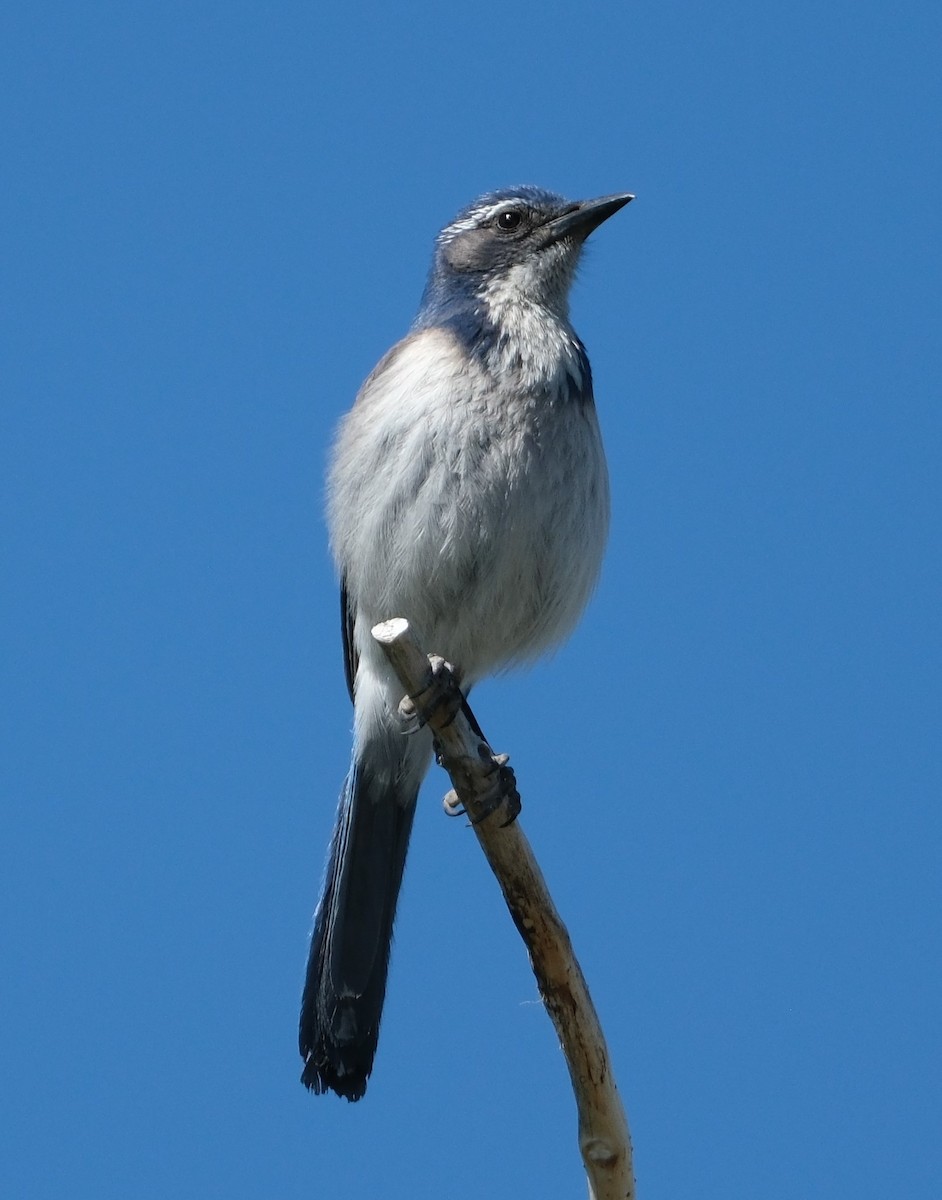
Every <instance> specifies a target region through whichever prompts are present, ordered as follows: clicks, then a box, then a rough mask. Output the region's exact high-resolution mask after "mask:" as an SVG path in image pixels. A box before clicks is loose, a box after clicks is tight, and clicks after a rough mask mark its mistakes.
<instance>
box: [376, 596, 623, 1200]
mask: <svg viewBox="0 0 942 1200" xmlns="http://www.w3.org/2000/svg"><path fill="white" fill-rule="evenodd" d="M373 637H374V638H375V639H376V641H377V642H378V643H379V644H380V646H382V648H383V650H384V651H385V653H386V656H387V658H388V659H389V662H390V663H391V665H392V667H393V668H394V670H395V671H396V674H397V675H398V676H399V679H400V680H401V682H402V685H403V687H404V688H405V690H406V699H405V700H404V701H403V703H402V704H401V705H400V712H401V713H402V715H403V716H404V717H407V718H408V717H412V718H413V719H414V718H415V716H416V715H418V717H419V719H421V720H422V721H423V722H425V723H426V724H428V726H429V728H430V729H431V730H432V732H433V733H434V735H435V741H436V747H437V749H438V752H439V754H440V756H441V761H442V766H444V768H445V770H446V771H447V772H448V774H449V775H450V776H451V781H452V783H453V785H454V789H455V794H454V795H452V794H449V796H447V797H446V798H445V804H446V808H447V809H449V810H450V811H454V810H455V809H456V808H457V807H458V804H459V803H460V804H461V805H463V806H464V808H465V810H466V811H467V813H468V815H469V817H470V819H471V823H472V828H473V829H474V832H475V833H476V834H477V838H478V841H479V842H480V843H481V848H482V850H483V851H484V854H485V856H486V858H487V861H488V862H489V863H490V866H491V870H492V871H493V872H494V874H495V875H496V876H497V882H498V883H499V884H500V888H501V891H502V892H503V894H504V899H505V900H506V902H507V907H508V908H509V910H510V915H511V917H512V918H513V921H514V924H515V925H516V926H517V929H518V930H519V932H520V936H521V937H522V938H523V940H524V943H525V944H526V947H527V951H528V953H529V955H530V965H531V966H532V968H533V973H534V975H535V976H536V981H537V986H538V987H539V989H540V995H541V996H542V997H543V1002H544V1003H545V1005H546V1008H547V1011H548V1012H549V1015H550V1018H551V1020H552V1022H553V1024H554V1025H555V1026H556V1032H557V1034H558V1035H559V1041H560V1045H561V1047H562V1051H563V1054H564V1055H565V1058H566V1065H567V1066H568V1068H569V1077H570V1079H571V1080H572V1089H573V1092H574V1093H575V1097H576V1106H577V1108H578V1113H579V1149H580V1150H581V1152H582V1159H583V1162H584V1163H585V1169H586V1174H587V1176H588V1180H589V1195H590V1197H591V1198H592V1200H635V1182H634V1173H633V1171H632V1164H631V1137H630V1135H629V1132H628V1122H627V1119H626V1117H625V1111H624V1109H623V1107H622V1104H621V1100H620V1099H619V1096H618V1089H617V1087H616V1086H615V1078H614V1075H613V1073H612V1066H611V1062H610V1060H609V1056H608V1048H607V1047H606V1045H605V1036H604V1034H603V1033H602V1027H601V1025H600V1024H599V1019H598V1015H597V1014H596V1011H595V1006H594V1005H593V1003H592V998H591V996H590V995H589V989H588V987H587V986H586V982H585V977H584V976H583V974H582V970H581V968H580V967H579V964H578V962H577V961H576V957H575V954H574V953H573V949H572V943H571V942H570V940H569V934H568V933H567V931H566V927H565V925H564V924H563V922H562V920H561V919H560V916H559V913H558V912H557V911H556V908H555V906H554V904H553V901H552V898H551V896H550V894H549V891H548V889H547V887H546V883H545V881H544V879H543V876H542V874H541V872H540V868H539V866H538V865H537V862H536V859H535V858H534V857H533V851H532V850H531V849H530V844H529V842H528V841H527V839H526V838H525V837H524V834H523V830H522V829H521V828H520V823H519V821H515V820H514V818H515V817H516V814H517V812H519V810H520V801H519V797H518V795H517V790H516V784H515V781H514V777H513V772H512V771H511V770H510V768H509V767H508V765H507V756H506V755H495V754H494V753H493V751H492V750H491V748H490V746H489V745H488V744H487V742H486V741H485V740H484V738H483V737H482V736H479V735H478V733H476V732H475V729H474V726H476V725H477V722H476V721H475V719H474V717H473V715H472V714H471V710H470V709H469V708H468V705H467V701H466V700H464V698H463V697H462V695H461V691H460V689H459V687H458V684H457V682H456V680H455V678H454V676H453V674H452V673H451V670H450V669H449V667H448V664H447V663H445V662H444V661H443V660H442V659H440V658H435V657H432V658H429V657H427V656H426V654H425V653H424V651H423V649H422V647H421V646H419V645H418V643H417V641H416V640H415V637H414V635H413V634H412V631H411V630H410V628H409V623H408V621H405V620H403V619H402V618H395V619H393V620H391V621H384V622H383V623H382V624H380V625H377V626H376V627H375V628H374V629H373ZM469 718H470V720H469ZM472 722H473V725H472ZM507 822H510V823H507Z"/></svg>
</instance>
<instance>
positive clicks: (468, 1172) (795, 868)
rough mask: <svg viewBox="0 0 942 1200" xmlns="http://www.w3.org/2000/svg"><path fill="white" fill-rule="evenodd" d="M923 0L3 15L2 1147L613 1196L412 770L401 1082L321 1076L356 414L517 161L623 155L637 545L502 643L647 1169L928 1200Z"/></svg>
mask: <svg viewBox="0 0 942 1200" xmlns="http://www.w3.org/2000/svg"><path fill="white" fill-rule="evenodd" d="M940 32H942V18H940V9H939V6H938V4H937V3H931V4H930V3H928V2H927V3H919V2H918V0H917V2H916V3H913V4H910V5H908V6H905V7H903V8H901V7H900V6H898V5H896V4H890V3H888V2H883V3H867V2H866V0H863V2H860V0H856V2H854V3H850V2H849V0H845V2H843V3H841V2H839V3H835V4H830V5H825V6H821V5H820V4H812V3H810V2H808V0H797V2H796V3H792V4H788V5H756V4H754V3H746V2H745V0H740V2H735V3H721V4H710V5H707V4H694V3H690V2H689V0H688V2H683V0H682V2H681V3H678V4H654V3H648V4H640V3H624V2H622V3H616V2H614V0H603V2H599V3H592V2H587V3H583V4H580V5H572V4H569V5H564V4H560V3H559V2H558V0H548V2H547V3H543V4H535V3H522V4H516V5H513V4H510V5H508V4H503V3H494V2H493V0H479V2H478V3H476V4H473V5H470V6H465V7H460V6H457V5H447V6H445V5H439V4H430V3H426V4H422V3H417V4H412V5H409V4H406V5H393V6H391V5H386V4H380V3H372V4H366V3H360V2H358V0H350V2H348V3H346V4H343V5H332V6H326V5H316V4H300V3H268V4H247V3H238V2H232V0H230V2H228V3H225V4H223V3H216V4H209V3H201V2H199V0H196V2H193V0H190V2H188V3H186V4H183V3H174V2H167V3H162V4H150V5H141V4H136V3H127V2H121V3H118V2H116V0H115V2H113V3H103V2H101V0H83V3H81V4H78V3H76V4H53V3H46V2H43V0H33V2H32V3H31V4H29V5H27V4H19V5H10V6H8V7H7V8H6V9H5V11H4V15H3V17H2V18H0V48H2V49H0V54H2V57H3V60H4V61H3V64H2V71H0V87H2V89H3V93H4V104H3V133H2V147H0V149H2V162H3V176H4V179H3V184H2V187H0V226H2V228H0V239H2V260H3V272H2V273H3V289H2V291H3V300H2V306H3V320H2V339H3V345H2V364H0V371H2V376H0V388H2V394H0V454H2V464H0V503H2V517H3V549H2V575H0V594H2V604H3V615H2V630H3V636H2V641H3V645H4V651H3V658H4V668H3V675H4V681H3V688H2V691H3V717H2V729H0V740H2V745H0V804H2V839H0V891H2V905H0V923H2V954H3V968H2V972H0V1014H2V1018H0V1029H2V1032H0V1052H2V1063H0V1069H2V1079H3V1086H2V1089H0V1194H2V1195H3V1196H4V1197H11V1198H16V1200H19V1198H20V1197H23V1198H28V1200H47V1198H51V1197H57V1198H59V1197H68V1198H69V1200H85V1198H91V1197H95V1198H96V1200H97V1198H103V1197H104V1198H112V1197H114V1198H118V1197H120V1198H124V1197H134V1198H140V1200H151V1198H156V1197H161V1198H164V1197H180V1198H184V1200H189V1198H194V1200H196V1198H201V1200H202V1198H215V1197H220V1198H223V1197H225V1198H226V1200H252V1198H256V1197H264V1198H267V1197H278V1198H279V1200H310V1198H312V1197H326V1196H331V1197H334V1196H344V1197H356V1198H359V1197H364V1198H366V1197H374V1196H383V1197H389V1198H391V1200H399V1198H403V1200H405V1198H407V1197H408V1198H409V1200H414V1198H415V1197H425V1196H429V1197H431V1196H447V1197H449V1198H450V1200H451V1198H454V1200H464V1198H466V1197H467V1198H471V1197H475V1198H476V1197H481V1196H487V1197H491V1198H495V1200H503V1198H508V1200H509V1198H510V1197H514V1198H515V1200H516V1198H517V1197H522V1196H533V1197H557V1196H558V1197H564V1196H567V1197H568V1196H582V1195H583V1194H584V1183H583V1178H582V1170H581V1164H580V1160H579V1156H578V1152H577V1147H576V1132H575V1123H574V1106H573V1102H572V1098H571V1095H570V1093H569V1087H568V1080H567V1076H566V1072H565V1068H564V1065H563V1062H562V1059H561V1056H560V1054H559V1051H558V1048H557V1046H556V1044H555V1039H554V1035H553V1032H552V1029H551V1026H550V1023H549V1021H548V1019H547V1017H546V1015H545V1013H544V1012H543V1011H542V1009H541V1007H540V1005H539V1002H538V997H537V994H536V989H535V986H534V983H533V980H532V977H531V975H530V973H529V969H528V966H527V962H526V957H525V955H524V952H523V950H522V947H521V945H520V943H519V941H518V938H517V935H516V932H515V930H514V929H513V927H512V925H511V923H510V921H509V919H508V918H507V916H506V913H505V912H504V911H503V909H502V905H501V902H500V900H499V897H498V894H497V890H496V886H495V884H494V882H493V880H492V879H491V877H490V876H489V874H488V872H487V870H486V868H485V865H484V862H483V859H482V858H481V855H480V853H479V851H478V849H477V846H476V844H475V841H474V838H473V836H472V834H471V833H470V832H469V831H468V830H467V829H466V828H465V827H464V826H463V824H462V822H460V821H449V820H448V819H446V817H445V816H444V815H443V814H442V812H441V807H440V799H441V796H442V794H443V793H444V791H445V790H446V787H447V781H446V779H445V777H444V776H443V775H442V774H441V773H440V772H436V773H434V774H433V776H432V777H431V778H430V780H429V782H428V784H427V785H426V788H425V791H424V792H423V800H422V803H421V806H420V811H419V815H418V819H417V822H416V833H415V842H414V848H413V852H412V855H411V859H410V863H409V866H408V869H407V874H406V882H405V887H404V892H403V897H402V903H401V906H400V915H399V923H398V933H397V941H396V946H395V950H394V959H393V966H392V974H391V980H390V987H389V998H388V1005H387V1010H386V1016H385V1022H384V1027H383V1034H382V1038H381V1042H380V1049H379V1055H378V1059H377V1063H376V1069H375V1072H374V1075H373V1080H372V1082H371V1085H370V1089H369V1092H368V1094H367V1097H366V1099H365V1100H364V1101H363V1102H362V1103H361V1104H358V1105H348V1104H346V1103H344V1102H342V1101H340V1100H337V1099H336V1098H334V1097H332V1096H331V1097H321V1098H315V1097H312V1096H310V1095H308V1094H307V1093H306V1092H305V1091H304V1090H303V1089H302V1088H301V1086H300V1084H299V1083H298V1073H299V1069H300V1061H299V1059H298V1057H297V1048H296V1015H297V1005H298V998H299V994H300V987H301V981H302V973H303V968H304V961H305V954H306V948H307V945H306V943H307V936H308V931H309V928H310V919H311V913H312V911H313V907H314V903H315V900H316V895H317V891H318V887H319V881H320V877H321V871H322V866H323V861H324V854H325V850H326V845H327V840H328V837H329V833H330V828H331V825H332V821H333V814H334V806H335V802H336V797H337V794H338V790H339V787H340V783H341V780H342V777H343V775H344V772H345V770H346V766H347V760H348V754H349V726H350V710H349V706H348V702H347V697H346V693H345V689H344V683H343V676H342V669H341V653H340V637H339V623H338V606H337V598H336V587H335V582H334V579H333V575H332V568H331V564H330V560H329V557H328V553H327V547H326V537H325V531H324V524H323V518H322V498H323V474H324V465H325V459H326V455H327V450H328V446H329V442H330V438H331V434H332V430H333V428H334V426H335V424H336V422H337V420H338V418H339V416H340V415H341V413H342V412H343V411H344V410H345V409H346V408H347V407H348V406H349V404H350V403H351V401H352V399H353V396H354V394H355V392H356V389H357V387H358V386H359V384H360V382H361V380H362V379H363V377H364V376H365V375H366V374H367V372H368V371H369V370H370V368H371V367H372V365H373V364H374V362H375V361H376V359H377V358H378V357H379V356H380V355H381V354H382V353H383V352H384V351H385V350H386V348H387V347H388V346H389V345H390V344H391V343H392V342H393V341H395V340H396V339H397V338H398V337H399V336H401V335H402V334H403V333H404V332H405V330H406V328H407V327H408V324H409V322H410V321H411V318H412V315H413V313H414V311H415V308H416V305H417V303H418V299H419V295H420V293H421V289H422V285H423V282H424V275H425V270H426V266H427V263H428V257H429V251H430V247H431V242H432V238H433V236H434V234H435V232H436V231H437V229H438V228H439V227H440V226H441V225H442V224H444V223H445V222H446V221H447V220H448V219H450V218H451V217H452V216H453V215H454V213H455V212H456V211H457V210H458V209H459V208H460V207H461V206H462V205H464V204H465V203H466V202H467V201H469V200H470V199H471V198H472V197H474V196H475V195H477V194H478V193H479V192H481V191H484V190H487V189H489V188H491V187H495V186H501V185H505V184H510V183H516V182H532V183H537V184H540V185H543V186H546V187H550V188H553V189H555V190H558V191H561V192H564V193H566V194H568V195H570V196H574V197H583V196H592V195H598V194H602V193H607V192H614V191H621V190H631V191H634V192H636V193H637V196H638V199H637V201H636V202H635V203H634V204H633V205H631V206H630V207H629V208H628V209H626V210H625V211H624V212H622V213H619V214H618V216H616V217H615V218H614V219H613V220H612V221H611V222H610V223H609V224H607V225H606V226H605V227H604V228H603V229H601V230H600V231H599V233H598V234H597V235H596V236H595V237H594V239H593V241H592V244H591V250H590V253H589V254H588V255H587V258H586V262H585V266H584V270H583V272H582V275H581V278H580V281H579V283H578V285H577V287H576V290H575V294H574V297H573V314H574V320H575V324H576V327H577V329H578V330H579V332H580V333H581V335H582V337H583V339H584V340H585V342H586V344H587V346H588V348H589V352H590V354H591V357H592V362H593V366H594V371H595V380H596V392H597V398H598V404H599V410H600V414H601V420H602V424H603V429H604V433H605V438H606V443H607V448H608V454H609V459H610V465H611V474H612V482H613V506H614V513H613V524H612V533H611V543H610V547H609V552H608V557H607V561H606V566H605V571H604V575H603V578H602V581H601V584H600V587H599V590H598V593H597V595H596V597H595V599H594V601H593V603H592V605H591V606H590V608H589V610H588V612H587V613H586V616H585V619H584V621H583V623H582V625H581V626H580V629H579V631H578V633H577V634H576V636H575V637H574V638H573V639H572V641H571V642H570V643H569V644H568V646H567V647H566V648H565V649H563V650H562V651H561V652H560V653H559V654H558V655H557V656H556V657H555V658H554V659H552V660H551V661H550V662H548V663H544V664H541V665H539V666H538V667H536V668H534V669H533V670H532V671H530V672H529V673H526V674H523V675H515V676H508V677H505V678H501V679H498V680H495V681H492V682H490V683H488V684H487V685H485V686H482V687H481V689H480V692H479V694H478V695H477V696H476V705H475V707H476V711H477V713H478V716H479V717H480V719H481V721H482V723H483V725H484V727H485V729H486V731H487V732H488V734H489V735H490V737H491V740H492V742H493V743H494V745H495V747H496V748H498V749H500V750H506V751H509V752H510V753H511V754H512V756H513V762H514V764H515V766H516V769H517V774H518V779H519V783H520V787H521V790H522V793H523V798H524V805H525V807H524V813H523V817H522V820H523V822H524V828H525V830H526V831H527V833H528V835H529V836H530V838H531V840H532V842H533V844H534V847H535V849H536V852H537V854H538V856H539V858H540V861H541V863H542V865H543V867H544V870H545V874H546V876H547V879H548V881H549V884H550V887H551V889H552V890H553V893H554V895H555V897H556V899H557V902H558V905H559V907H560V909H561V911H562V914H563V916H564V918H565V919H566V920H567V922H568V924H569V927H570V931H571V933H572V936H573V939H574V942H575V945H576V947H577V950H578V952H579V955H580V958H581V960H582V963H583V966H584V969H585V972H586V975H587V977H588V980H589V983H590V986H591V988H592V991H593V994H594V997H595V1000H596V1003H597V1006H598V1009H599V1012H600V1015H601V1017H602V1020H603V1023H604V1025H605V1028H606V1031H607V1034H608V1037H609V1040H610V1044H611V1050H612V1054H613V1057H614V1062H615V1067H616V1071H617V1077H618V1081H619V1084H620V1089H621V1093H622V1096H623V1098H624V1100H625V1104H626V1107H627V1110H628V1115H629V1120H630V1123H631V1127H632V1132H633V1137H634V1143H635V1151H636V1167H637V1175H638V1180H639V1189H640V1195H641V1197H642V1200H661V1198H663V1200H669V1198H670V1200H674V1198H676V1197H684V1196H690V1197H692V1196H697V1197H710V1196H722V1197H724V1198H732V1197H736V1198H742V1200H747V1198H748V1200H753V1198H755V1197H762V1198H769V1200H772V1198H779V1197H781V1198H782V1200H794V1198H796V1197H801V1198H803V1200H804V1198H817V1197H828V1198H830V1197H845V1196H847V1197H851V1196H852V1197H854V1200H866V1198H871V1197H872V1198H874V1200H875V1198H877V1197H879V1198H880V1200H883V1198H885V1197H888V1196H899V1197H926V1198H930V1197H932V1198H935V1197H937V1196H938V1194H939V1179H940V1176H942V1137H940V1129H942V1071H940V1041H942V1038H940V1011H942V955H940V932H942V930H940V883H939V874H940V851H942V819H940V799H942V765H940V748H939V740H940V736H939V735H940V728H942V720H940V718H942V706H940V694H939V678H940V636H939V635H940V620H939V616H940V594H939V593H940V588H939V581H940V566H939V558H940V555H939V545H940V542H939V538H940V533H942V529H940V525H942V520H940V514H942V503H940V500H942V497H940V487H939V475H940V449H942V436H940V435H942V418H940V406H939V400H940V397H939V379H940V365H942V364H940V355H939V316H940V305H939V292H940V288H939V280H940V269H939V268H940V262H939V242H938V230H939V216H938V214H939V207H940V198H942V171H940V163H939V158H938V147H939V128H940V109H942V106H940V104H939V77H940V73H939V68H938V48H939V44H940Z"/></svg>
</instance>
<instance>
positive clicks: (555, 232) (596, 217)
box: [541, 192, 634, 245]
mask: <svg viewBox="0 0 942 1200" xmlns="http://www.w3.org/2000/svg"><path fill="white" fill-rule="evenodd" d="M631 200H634V196H633V195H632V194H631V192H619V193H618V195H616V196H600V197H599V199H598V200H579V201H578V202H577V203H575V204H573V206H572V207H571V208H570V209H569V210H568V211H567V212H564V213H563V214H562V216H559V217H554V218H553V220H552V221H547V223H546V224H545V225H544V226H543V229H542V230H541V232H542V233H543V236H544V237H545V239H546V240H545V244H546V245H550V244H551V243H552V242H558V241H559V239H560V238H564V237H574V238H578V239H579V241H585V239H586V238H587V237H588V236H589V234H590V233H591V232H592V230H593V229H598V227H599V226H600V225H601V224H602V222H603V221H607V220H608V218H609V217H611V216H614V215H615V213H617V212H618V210H619V209H620V208H624V207H625V205H626V204H628V203H629V201H631Z"/></svg>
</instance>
